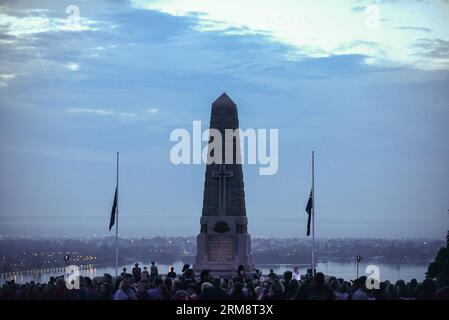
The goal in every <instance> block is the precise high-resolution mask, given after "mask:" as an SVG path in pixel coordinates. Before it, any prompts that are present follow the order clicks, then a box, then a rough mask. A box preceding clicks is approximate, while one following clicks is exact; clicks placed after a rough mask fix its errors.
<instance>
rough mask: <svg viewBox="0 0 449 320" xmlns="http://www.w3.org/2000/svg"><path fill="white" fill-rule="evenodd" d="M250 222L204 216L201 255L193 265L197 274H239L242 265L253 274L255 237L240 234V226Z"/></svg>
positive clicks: (200, 240)
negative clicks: (203, 271)
mask: <svg viewBox="0 0 449 320" xmlns="http://www.w3.org/2000/svg"><path fill="white" fill-rule="evenodd" d="M246 223H247V218H246V217H233V216H203V217H201V225H202V226H204V227H203V228H202V231H203V232H202V233H200V234H199V235H198V236H197V255H196V261H195V264H194V266H193V269H194V271H195V272H201V271H202V270H204V269H207V270H210V272H211V273H212V274H214V273H215V274H222V275H229V274H235V273H236V272H237V269H238V267H239V266H240V265H242V266H243V268H244V269H245V272H247V273H249V272H252V271H253V269H254V266H253V265H252V263H251V253H250V250H251V249H250V248H251V237H250V235H249V234H248V233H246V232H242V233H238V231H239V230H238V226H241V225H245V226H246Z"/></svg>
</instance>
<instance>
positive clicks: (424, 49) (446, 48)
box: [413, 39, 449, 60]
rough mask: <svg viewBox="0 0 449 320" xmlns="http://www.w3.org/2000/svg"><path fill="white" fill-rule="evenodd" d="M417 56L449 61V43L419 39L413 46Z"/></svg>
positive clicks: (439, 40) (440, 40)
mask: <svg viewBox="0 0 449 320" xmlns="http://www.w3.org/2000/svg"><path fill="white" fill-rule="evenodd" d="M413 46H414V47H415V48H417V49H418V51H417V53H416V54H417V55H422V56H425V57H429V58H436V59H446V60H447V59H449V41H445V40H442V39H418V40H416V41H415V43H414V44H413Z"/></svg>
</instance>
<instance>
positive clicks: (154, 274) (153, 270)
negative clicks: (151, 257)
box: [150, 261, 159, 281]
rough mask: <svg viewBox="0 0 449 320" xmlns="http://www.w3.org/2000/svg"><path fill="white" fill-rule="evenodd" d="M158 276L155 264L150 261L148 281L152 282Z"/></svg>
mask: <svg viewBox="0 0 449 320" xmlns="http://www.w3.org/2000/svg"><path fill="white" fill-rule="evenodd" d="M158 275H159V271H158V270H157V266H156V262H154V261H151V267H150V281H153V280H154V279H156V278H157V277H158Z"/></svg>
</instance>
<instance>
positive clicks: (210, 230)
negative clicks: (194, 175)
mask: <svg viewBox="0 0 449 320" xmlns="http://www.w3.org/2000/svg"><path fill="white" fill-rule="evenodd" d="M238 128H239V120H238V113H237V105H236V104H235V103H234V102H233V101H232V100H231V98H229V96H228V95H227V94H226V93H223V94H222V95H221V96H220V97H219V98H218V99H217V100H215V102H214V103H212V112H211V118H210V129H216V130H218V131H220V133H221V137H222V150H223V152H222V161H221V163H215V162H212V163H210V161H208V163H210V164H207V165H206V176H205V182H204V199H203V212H202V216H201V221H200V223H201V231H200V234H199V235H198V236H197V255H196V263H195V265H194V269H195V271H198V272H200V271H202V270H204V269H208V270H210V271H211V272H212V273H216V274H231V273H235V272H236V271H237V268H238V267H239V266H240V265H242V266H243V267H244V268H245V271H247V272H248V271H252V270H253V266H252V264H251V253H250V252H251V240H250V236H249V234H248V232H247V224H248V219H247V217H246V208H245V191H244V185H243V172H242V165H241V164H240V163H238V162H237V161H236V159H237V158H236V154H237V152H236V151H237V150H240V139H239V136H238V135H237V136H236V137H235V138H234V139H232V140H231V142H230V143H229V142H227V143H228V144H227V145H226V144H225V130H226V129H233V130H235V129H238ZM210 141H211V139H209V142H210ZM229 148H231V149H229ZM229 150H232V152H233V157H232V158H233V161H232V163H229V161H227V162H228V163H225V162H226V161H225V159H226V152H229ZM209 157H210V154H209ZM232 158H231V159H232Z"/></svg>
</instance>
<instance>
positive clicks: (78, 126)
mask: <svg viewBox="0 0 449 320" xmlns="http://www.w3.org/2000/svg"><path fill="white" fill-rule="evenodd" d="M68 5H76V6H78V8H79V13H80V18H79V24H78V25H75V26H74V25H70V24H68V23H67V21H68V20H67V16H68V14H67V13H66V7H67V6H68ZM448 9H449V3H448V1H442V0H441V1H440V0H435V1H417V0H412V1H385V0H384V1H324V2H321V1H320V2H319V4H318V2H316V1H282V2H281V1H267V2H266V3H265V2H264V5H260V4H259V2H255V1H245V2H242V1H226V2H225V1H180V0H173V1H96V2H95V3H93V2H91V1H69V2H65V1H29V2H27V1H3V2H2V4H1V5H0V61H1V63H0V154H1V158H2V161H1V166H0V197H1V201H0V221H1V223H0V234H2V235H10V234H11V235H92V234H97V235H103V234H107V226H108V215H109V213H110V207H111V204H112V198H113V189H114V184H115V152H116V151H118V150H119V151H120V152H121V198H120V224H121V230H122V233H123V234H124V235H129V236H131V235H158V234H161V235H177V234H182V235H194V234H196V233H198V231H199V219H200V214H201V207H202V192H203V190H202V188H203V183H204V169H205V168H204V165H191V166H174V165H172V164H171V162H170V159H169V153H170V148H171V147H172V145H173V143H172V142H170V141H169V136H170V132H171V131H172V130H173V129H176V128H186V129H190V128H191V126H192V121H193V120H201V121H202V122H203V125H204V126H205V127H206V126H207V125H208V121H209V117H210V104H211V103H212V102H213V101H214V100H215V99H216V98H217V97H218V96H219V95H220V94H221V93H222V92H224V91H226V92H227V93H228V94H229V95H230V96H231V98H232V99H233V100H234V101H235V102H236V103H237V105H238V108H239V117H240V125H241V127H242V129H245V128H256V129H257V128H266V129H269V128H277V129H279V170H278V173H277V174H276V175H274V176H259V175H258V168H259V167H258V166H254V165H246V166H245V167H244V174H245V191H246V204H247V214H248V217H249V231H250V233H251V234H252V235H256V236H298V237H303V236H305V225H306V219H307V216H306V213H305V212H304V208H305V204H306V201H307V197H308V193H309V189H310V153H311V150H312V149H313V150H315V151H316V223H317V227H316V228H317V236H318V237H364V236H367V237H390V238H391V237H433V238H439V237H443V236H444V235H445V231H446V230H447V229H448V225H449V216H448V209H449V196H448V190H449V170H448V163H449V144H448V142H447V140H448V138H447V137H448V136H449V105H448V99H449V93H448V90H447V88H448V87H449V22H448V21H449V17H448V15H449V10H448Z"/></svg>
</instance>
